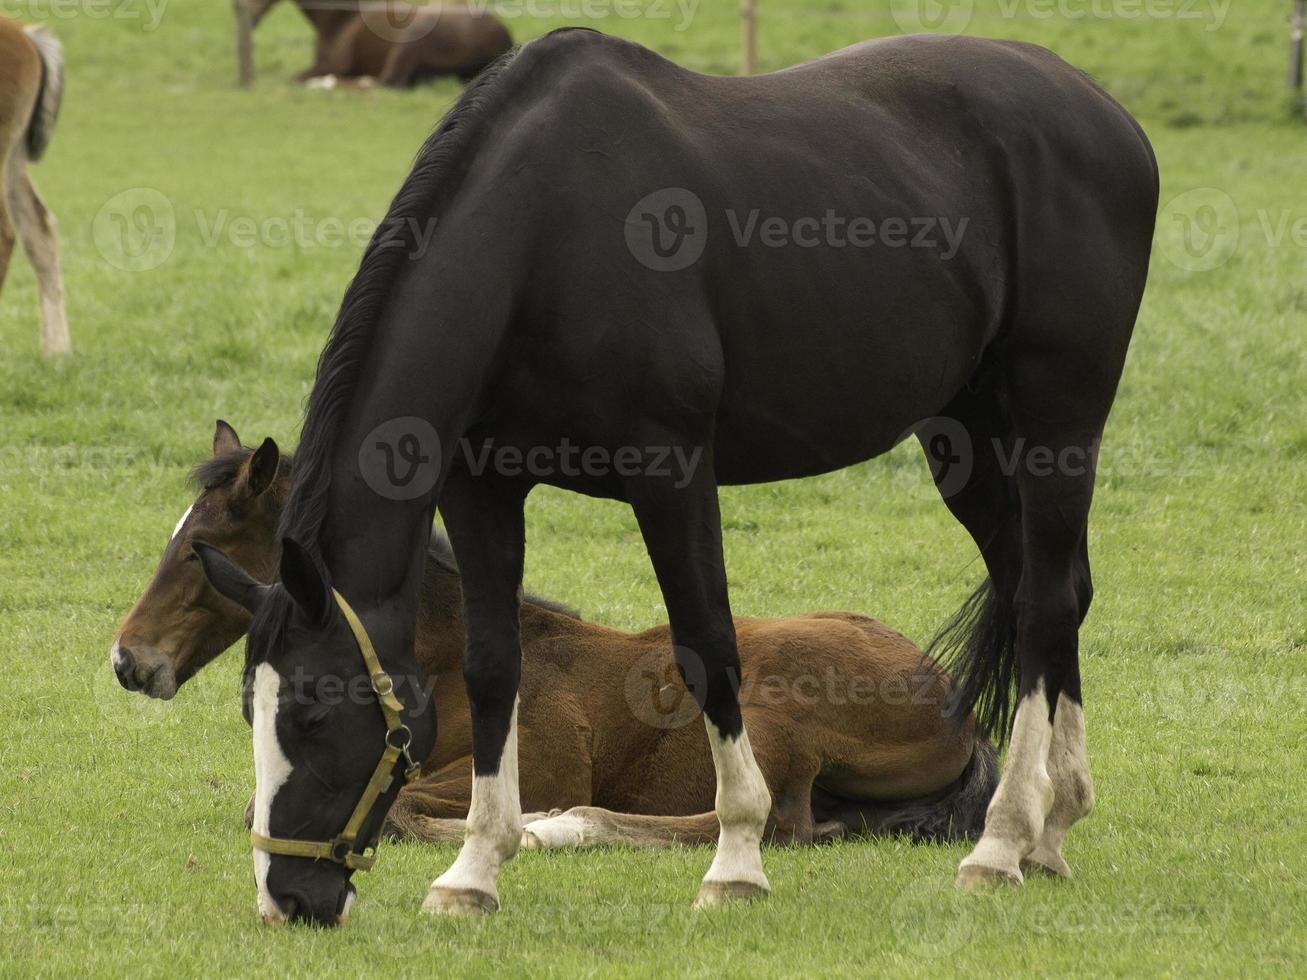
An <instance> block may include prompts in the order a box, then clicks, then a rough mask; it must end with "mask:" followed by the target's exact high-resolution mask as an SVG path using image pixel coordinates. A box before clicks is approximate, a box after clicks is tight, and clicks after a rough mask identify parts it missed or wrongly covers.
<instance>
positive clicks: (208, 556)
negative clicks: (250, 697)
mask: <svg viewBox="0 0 1307 980" xmlns="http://www.w3.org/2000/svg"><path fill="white" fill-rule="evenodd" d="M191 547H192V548H193V549H194V551H195V554H196V556H197V557H198V558H199V559H200V567H201V568H203V569H204V576H205V578H207V579H208V580H209V584H210V585H212V586H213V587H214V588H215V589H217V590H218V593H219V595H224V596H226V597H227V598H228V599H230V600H231V601H232V602H234V603H236V604H237V605H238V606H242V607H244V609H245V610H246V611H247V612H249V613H250V614H251V615H253V614H254V613H256V612H258V611H259V606H261V605H262V604H263V597H264V596H265V595H267V593H268V587H267V586H266V585H264V584H263V583H261V582H257V581H255V580H254V579H253V578H252V577H251V576H250V574H249V573H248V572H246V571H245V569H243V568H241V567H240V566H239V565H237V564H236V563H235V562H234V561H232V560H231V559H230V558H228V557H227V555H226V554H225V553H223V552H222V551H220V550H219V549H217V548H215V547H214V546H213V545H211V544H205V543H204V542H203V541H196V542H195V543H194V544H193V545H191Z"/></svg>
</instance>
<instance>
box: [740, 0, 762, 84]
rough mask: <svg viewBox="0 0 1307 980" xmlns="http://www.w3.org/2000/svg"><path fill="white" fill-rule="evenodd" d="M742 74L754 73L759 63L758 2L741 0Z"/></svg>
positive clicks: (755, 0)
mask: <svg viewBox="0 0 1307 980" xmlns="http://www.w3.org/2000/svg"><path fill="white" fill-rule="evenodd" d="M740 40H741V42H742V45H743V51H742V52H741V56H740V74H741V75H752V74H753V71H754V67H755V66H756V65H757V63H758V57H757V56H758V2H757V0H740Z"/></svg>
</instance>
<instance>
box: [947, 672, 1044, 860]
mask: <svg viewBox="0 0 1307 980" xmlns="http://www.w3.org/2000/svg"><path fill="white" fill-rule="evenodd" d="M1052 740H1053V726H1052V725H1051V724H1049V721H1048V699H1047V698H1046V697H1045V696H1044V681H1043V679H1042V678H1041V679H1040V681H1039V683H1038V684H1037V685H1036V687H1035V689H1034V690H1033V691H1031V692H1030V693H1029V694H1027V695H1026V696H1025V697H1024V698H1022V699H1021V703H1020V704H1019V705H1018V706H1017V714H1016V719H1015V720H1014V721H1013V723H1012V743H1011V746H1010V747H1009V749H1008V756H1007V765H1006V766H1005V767H1004V769H1003V777H1002V779H1000V780H999V783H998V789H996V790H995V791H994V798H993V799H992V800H990V801H989V809H988V810H986V811H985V832H984V834H982V835H981V838H980V842H979V843H978V844H976V848H975V850H973V851H972V852H971V853H970V854H969V855H967V857H965V858H963V859H962V864H961V865H960V866H959V868H958V871H959V883H962V884H966V883H967V879H968V875H969V874H971V873H975V870H973V871H972V872H969V871H968V869H986V870H987V871H996V872H1000V873H1001V874H1003V875H1006V876H1007V877H1008V878H1010V879H1012V880H1013V881H1016V882H1021V881H1022V880H1023V878H1022V875H1021V860H1022V859H1023V858H1024V857H1025V856H1026V855H1027V854H1029V853H1030V852H1031V850H1032V849H1033V848H1034V846H1035V841H1036V840H1037V839H1038V838H1039V835H1040V833H1041V832H1042V831H1043V829H1044V820H1045V818H1046V817H1047V816H1048V812H1049V810H1050V809H1051V808H1052V806H1053V781H1052V780H1051V779H1050V778H1049V775H1048V752H1049V747H1050V745H1051V744H1052Z"/></svg>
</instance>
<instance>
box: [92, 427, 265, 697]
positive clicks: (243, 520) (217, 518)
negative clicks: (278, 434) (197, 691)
mask: <svg viewBox="0 0 1307 980" xmlns="http://www.w3.org/2000/svg"><path fill="white" fill-rule="evenodd" d="M289 469H290V467H289V466H288V465H285V464H284V463H283V461H282V459H281V456H280V453H279V452H278V450H277V444H276V443H275V442H273V441H272V440H271V439H265V440H264V441H263V444H262V445H261V446H259V448H258V449H247V448H244V447H242V446H241V443H240V438H239V437H238V436H237V435H236V432H235V430H234V429H232V427H231V426H230V425H228V424H227V423H226V422H222V421H219V422H218V425H217V429H216V430H215V432H214V434H213V456H212V458H211V459H209V460H206V461H205V462H204V463H202V464H200V465H199V466H198V467H196V469H195V473H194V474H193V480H194V482H195V483H196V485H197V486H198V487H199V490H200V494H199V496H198V497H197V498H196V500H195V502H194V503H193V504H192V505H191V507H190V509H188V510H187V511H186V513H185V514H183V515H182V518H181V520H180V521H178V522H177V526H176V528H175V529H174V530H173V533H172V538H171V540H169V542H168V546H167V547H166V548H165V549H164V552H163V558H162V559H161V560H160V562H159V567H158V568H157V569H156V570H155V573H154V577H153V578H152V579H151V580H150V584H149V586H148V587H147V588H146V590H145V592H144V593H142V594H141V597H140V598H139V599H137V600H136V604H135V605H133V606H132V609H131V611H130V612H129V613H128V614H127V618H126V619H124V620H123V623H122V626H121V627H119V629H118V635H117V636H115V637H114V641H113V646H112V647H111V648H110V654H109V657H110V662H111V664H112V666H113V669H114V672H115V673H116V674H117V675H118V680H119V682H120V683H121V684H122V686H123V687H125V688H127V690H129V691H141V692H142V693H144V694H148V695H149V696H150V697H155V698H165V699H166V698H171V697H172V696H173V695H174V694H176V693H177V688H178V687H180V686H181V685H182V684H184V683H186V681H187V680H189V679H190V678H191V677H193V676H194V675H195V673H196V671H198V670H199V669H200V668H201V667H203V666H204V665H205V664H207V663H208V662H209V661H211V660H212V659H213V658H214V657H216V656H217V655H218V654H220V653H222V651H223V650H225V649H227V647H229V646H231V645H232V644H233V643H235V642H236V641H237V640H239V639H240V638H241V636H242V635H243V634H244V633H245V631H246V629H248V628H249V623H250V615H249V613H248V612H247V611H246V610H245V609H244V608H242V607H241V606H240V605H238V604H237V603H234V602H232V601H231V600H229V599H227V598H225V597H223V596H222V595H221V594H220V593H219V592H218V591H217V590H215V589H214V588H213V587H212V586H211V585H210V584H209V581H208V579H207V578H205V576H204V572H203V571H202V570H201V568H200V564H199V562H198V561H197V560H196V554H195V551H194V547H193V546H194V543H195V542H196V541H205V542H208V543H210V544H213V545H216V546H218V547H220V548H222V550H223V551H225V552H226V553H227V554H229V555H231V556H232V557H233V558H234V559H235V560H237V561H239V562H240V564H241V565H242V567H244V568H247V569H249V570H250V571H251V572H252V573H253V574H254V575H256V576H257V577H258V578H260V579H261V580H263V581H271V579H272V577H273V575H275V573H276V569H277V550H278V549H277V538H276V533H275V532H276V527H277V520H278V518H279V517H280V516H281V509H282V501H283V499H284V497H285V495H286V490H287V488H288V487H289V483H290V477H289V472H288V471H289Z"/></svg>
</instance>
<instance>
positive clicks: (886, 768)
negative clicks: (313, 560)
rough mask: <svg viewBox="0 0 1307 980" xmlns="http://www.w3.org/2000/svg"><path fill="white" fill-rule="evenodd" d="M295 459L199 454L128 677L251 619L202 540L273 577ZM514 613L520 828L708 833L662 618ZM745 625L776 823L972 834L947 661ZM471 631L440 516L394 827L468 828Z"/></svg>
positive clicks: (791, 623)
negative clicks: (418, 737) (433, 718)
mask: <svg viewBox="0 0 1307 980" xmlns="http://www.w3.org/2000/svg"><path fill="white" fill-rule="evenodd" d="M292 466H293V460H292V458H291V457H289V456H286V457H281V456H280V455H279V453H278V450H277V446H276V444H275V443H274V442H273V441H272V440H271V439H267V440H265V441H264V442H263V444H262V445H261V446H260V447H259V448H258V449H257V450H250V449H248V448H244V447H242V446H241V444H240V440H239V439H238V438H237V435H236V433H235V431H233V430H232V428H231V427H230V426H228V425H227V424H226V423H225V422H219V423H218V427H217V431H216V432H215V434H214V440H213V458H212V459H210V460H208V461H206V462H204V463H202V464H201V465H200V466H198V467H197V468H196V470H195V474H194V479H195V482H196V483H197V485H198V486H199V487H200V488H201V492H200V495H199V497H198V499H196V501H195V503H194V504H193V505H192V506H191V508H190V510H188V511H187V512H186V514H185V515H183V517H182V519H181V521H180V522H178V525H177V528H176V530H175V531H174V532H173V537H172V540H171V541H170V542H169V544H168V547H167V549H166V550H165V552H164V555H163V559H162V561H161V563H160V565H159V568H158V570H157V571H156V572H155V575H154V578H153V579H152V580H151V582H150V584H149V587H148V588H147V589H146V591H145V593H144V594H143V595H142V596H141V597H140V599H138V600H137V602H136V604H135V605H134V606H133V607H132V610H131V612H129V613H128V614H127V618H126V619H125V620H124V622H123V624H122V627H121V628H120V629H119V631H118V636H117V638H116V639H115V641H114V644H113V648H112V651H111V660H112V664H113V668H114V670H115V671H116V672H117V675H118V678H119V680H120V681H121V682H122V685H123V686H124V687H125V688H127V689H128V690H137V691H142V692H143V693H145V694H148V695H150V696H152V697H159V698H171V697H172V696H173V695H174V694H175V693H176V690H177V688H178V687H179V686H180V685H181V684H184V683H185V682H186V681H187V680H188V679H189V678H191V677H193V676H194V675H195V673H196V671H198V670H199V669H200V668H202V667H203V666H204V665H205V664H206V663H208V662H209V661H211V660H212V659H213V658H214V657H216V656H217V655H218V654H219V653H221V652H222V651H223V650H224V649H226V648H227V647H228V646H230V645H231V644H232V643H234V642H235V641H236V640H237V639H239V638H240V636H241V635H242V634H243V633H244V632H245V630H246V629H247V627H248V625H249V616H248V614H247V613H245V611H244V610H243V609H241V608H240V607H239V606H237V605H236V604H234V603H231V602H229V601H228V600H226V599H225V598H223V597H221V596H219V595H218V593H217V592H216V591H215V590H214V589H213V588H211V587H210V586H209V585H208V583H207V582H206V580H205V578H204V575H203V572H202V571H201V567H200V563H199V562H197V561H194V560H193V558H192V549H191V545H192V543H193V542H195V541H205V542H208V543H210V544H214V545H216V546H218V547H221V548H222V549H223V550H224V551H226V552H227V554H229V555H231V556H232V558H233V559H235V560H236V561H238V562H239V563H240V564H241V565H242V566H244V567H245V568H246V569H249V570H250V572H251V574H254V575H256V576H259V577H261V578H263V579H264V580H269V579H271V578H272V577H273V576H274V574H275V570H276V568H277V547H276V537H275V530H276V527H277V523H278V520H279V518H280V515H281V508H282V503H283V500H284V498H285V494H286V491H287V489H288V488H289V485H290V473H291V468H292ZM521 617H522V701H521V718H520V721H519V728H520V731H519V745H520V748H519V752H520V778H521V786H522V807H523V809H524V810H525V811H536V812H537V813H536V816H535V817H534V818H533V817H531V816H528V817H527V818H526V819H527V825H526V829H525V833H524V839H523V843H524V844H525V845H526V846H528V847H532V846H534V847H552V846H582V845H588V844H597V843H621V844H631V845H640V846H657V845H665V844H671V843H697V842H705V843H706V842H710V841H713V840H716V837H717V833H718V825H717V818H716V815H715V814H714V813H713V812H712V809H711V808H712V806H713V797H714V793H715V790H716V779H715V776H714V773H713V764H712V756H711V754H710V752H709V747H708V740H707V738H706V736H705V735H704V729H703V726H702V724H690V723H691V722H696V721H697V720H698V709H697V707H696V706H695V703H694V700H693V698H691V697H690V696H689V693H688V691H687V690H686V688H685V686H684V684H683V683H682V682H681V680H680V678H679V676H678V675H677V672H676V668H675V664H674V661H673V654H672V640H671V634H670V631H669V629H668V627H666V626H659V627H655V628H654V629H651V630H646V631H644V632H642V633H623V632H620V631H618V630H614V629H609V628H608V627H605V626H600V625H598V624H595V623H587V622H584V621H583V620H581V619H579V618H577V617H576V615H575V614H573V613H570V612H567V611H565V610H562V609H560V608H559V607H557V606H555V605H552V604H550V603H548V602H544V601H541V600H539V599H532V598H530V597H527V600H526V601H525V602H523V604H522V611H521ZM736 630H737V632H738V636H739V649H740V660H741V664H742V667H743V677H742V683H741V691H740V701H741V706H742V710H743V712H744V715H745V722H746V724H747V726H748V730H749V733H750V738H751V740H752V742H753V747H754V754H755V755H756V756H757V759H758V764H759V766H760V767H761V768H762V773H763V776H764V777H765V779H766V781H767V786H768V789H770V790H771V795H772V801H773V802H772V811H771V818H770V820H769V823H768V833H769V837H770V839H772V840H773V841H775V842H784V843H810V842H813V841H817V840H823V839H830V838H833V837H838V836H843V835H845V834H863V833H876V834H888V833H901V834H907V835H910V836H912V837H913V838H915V839H954V838H960V837H967V836H974V835H976V834H978V833H979V831H980V830H981V828H982V824H983V820H984V813H985V807H986V805H987V804H988V802H989V799H990V797H991V795H992V794H993V790H994V785H995V782H996V778H997V766H996V757H995V751H994V747H993V746H992V745H991V744H990V743H989V742H988V741H986V740H983V739H977V738H976V737H975V735H974V724H973V719H972V718H970V717H968V718H967V719H966V721H965V723H964V724H963V725H962V726H961V727H960V728H959V727H957V726H955V724H954V722H953V721H952V720H951V719H948V718H946V717H945V716H944V715H945V712H944V711H943V710H942V708H943V705H944V702H945V700H946V699H947V697H948V696H949V694H950V690H951V688H950V685H949V681H948V678H947V677H946V676H945V675H944V674H943V672H942V671H940V670H939V668H938V667H936V666H935V665H934V663H933V662H932V661H929V660H926V659H924V657H923V655H922V653H921V651H920V650H919V649H918V648H917V647H916V646H914V645H913V644H912V643H911V642H910V641H909V640H907V639H906V638H904V637H903V636H901V635H900V634H898V633H896V632H894V631H893V630H891V629H889V628H887V627H885V626H884V625H882V624H880V623H878V622H876V621H875V620H874V619H870V618H869V617H867V616H861V615H858V614H857V613H847V612H821V613H810V614H808V615H805V616H794V617H790V618H788V619H751V618H745V617H740V618H737V619H736ZM463 644H464V634H463V624H462V593H461V588H460V580H459V575H458V570H457V567H456V566H455V564H454V561H453V555H452V553H451V551H450V549H449V546H448V544H447V543H446V542H445V541H444V540H443V539H442V538H441V537H440V536H439V535H433V536H432V547H431V549H430V551H429V553H428V556H427V564H426V571H425V580H424V586H423V589H422V593H421V607H420V610H419V614H418V623H417V659H418V662H419V664H420V665H421V667H422V668H423V669H424V670H425V671H426V672H427V675H428V677H430V678H432V679H433V680H434V688H433V691H432V696H433V697H434V699H435V703H436V715H437V721H438V732H439V734H438V738H437V741H436V745H435V748H434V750H433V751H432V753H431V755H430V756H429V757H428V759H427V760H426V763H425V765H424V766H423V776H422V778H421V779H420V780H418V781H417V782H415V783H412V784H410V785H409V786H407V787H405V789H404V790H403V791H402V792H401V793H400V794H399V798H398V800H397V802H396V804H395V806H394V808H393V809H392V810H391V812H390V815H389V817H388V818H387V831H388V832H389V833H390V834H391V835H392V836H396V837H401V838H407V839H415V840H461V839H462V836H463V830H464V823H463V819H462V818H463V817H464V816H465V815H466V814H467V810H468V806H469V803H470V800H471V791H472V758H471V753H472V732H471V720H470V716H469V712H468V703H467V697H466V693H465V691H464V681H463V671H462V661H463ZM574 668H575V669H574ZM691 682H693V677H692V678H691ZM548 811H566V812H561V813H550V814H549V816H548V817H546V816H545V813H546V812H548Z"/></svg>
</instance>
